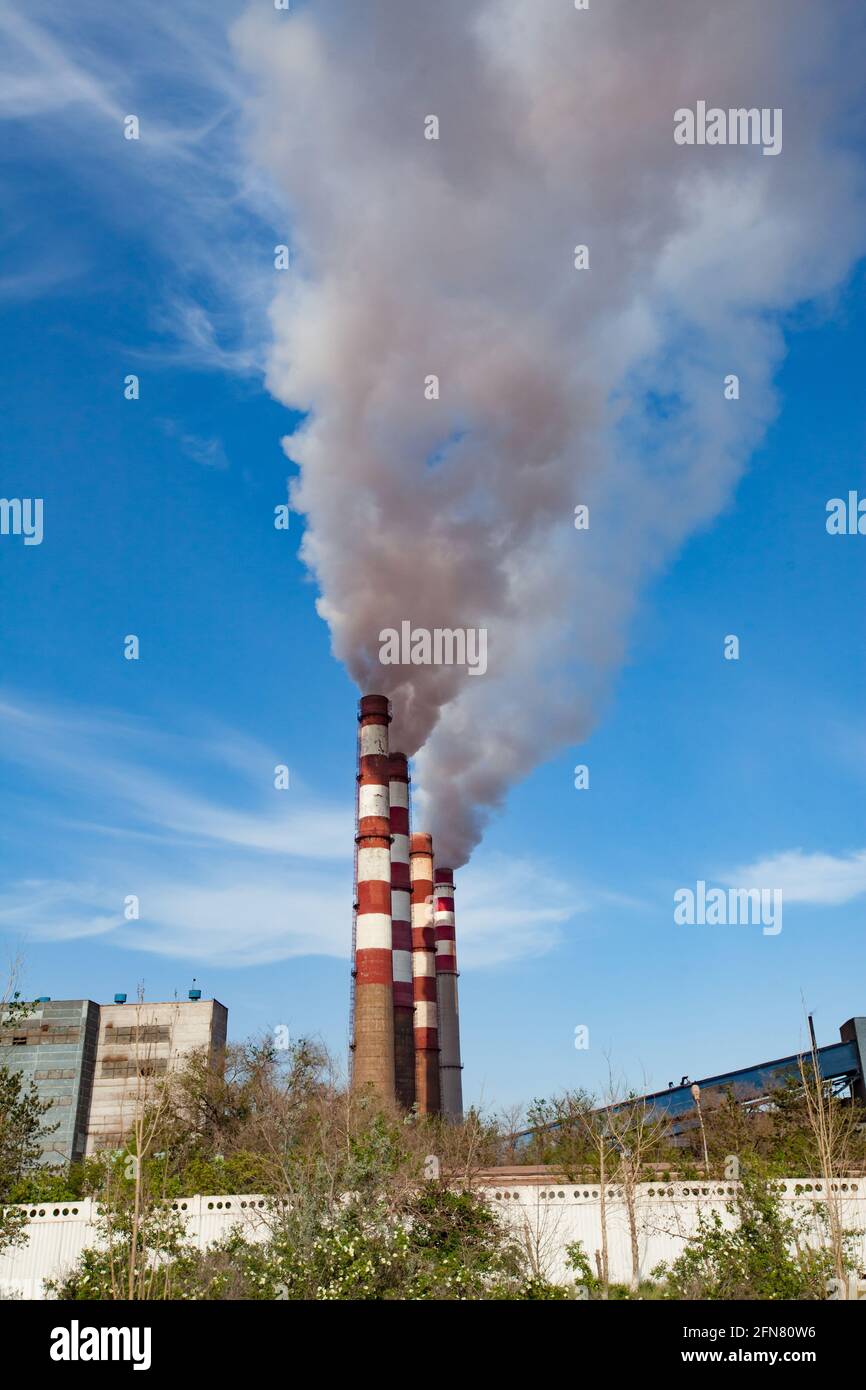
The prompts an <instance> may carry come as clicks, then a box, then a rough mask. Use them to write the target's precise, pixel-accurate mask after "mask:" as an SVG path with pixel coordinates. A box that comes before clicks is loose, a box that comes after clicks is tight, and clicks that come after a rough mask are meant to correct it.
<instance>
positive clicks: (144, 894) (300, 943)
mask: <svg viewBox="0 0 866 1390" xmlns="http://www.w3.org/2000/svg"><path fill="white" fill-rule="evenodd" d="M177 728H178V731H177V732H168V731H166V729H165V728H164V727H160V728H157V727H155V726H154V725H153V724H152V723H151V722H150V721H147V720H142V719H136V718H131V717H129V716H128V715H118V714H116V713H114V712H111V711H92V712H81V711H69V710H68V709H64V708H55V707H49V706H47V705H37V704H35V703H33V702H31V701H27V700H23V699H21V698H20V697H17V696H15V695H10V694H8V693H7V694H6V695H4V696H0V761H2V762H4V763H5V764H6V765H7V769H8V770H11V771H12V772H13V773H14V774H15V778H14V782H13V784H12V788H11V795H10V799H9V803H8V804H9V805H10V807H12V808H14V814H15V815H16V817H18V818H19V819H20V821H21V823H22V825H23V826H24V829H25V833H26V835H27V841H28V845H32V844H33V843H34V842H35V843H37V844H40V845H42V846H43V847H44V848H43V850H42V853H41V856H40V867H39V871H38V872H37V871H33V872H30V873H28V875H27V877H26V878H20V879H18V880H15V879H12V880H11V881H10V878H9V876H7V887H6V889H5V891H2V892H0V930H3V931H4V932H5V933H6V934H8V935H9V936H10V937H12V938H14V939H15V940H16V942H21V941H26V940H28V939H32V940H38V941H72V940H79V939H81V940H84V939H92V938H96V937H99V938H102V939H103V940H104V941H105V942H106V943H110V944H111V945H113V946H116V947H118V948H120V949H134V950H138V951H149V952H153V953H154V954H157V955H161V956H165V957H169V958H183V959H188V960H192V961H197V962H200V963H207V964H211V965H214V966H235V967H242V966H250V965H262V964H267V963H270V962H275V961H279V960H286V959H291V958H295V957H301V956H310V955H323V956H331V957H337V958H341V959H345V958H347V957H348V954H349V945H350V940H351V901H352V846H353V835H354V813H353V806H352V804H351V796H352V793H351V780H349V781H348V782H347V788H346V796H345V798H343V799H341V800H340V801H339V802H336V803H335V802H332V801H328V800H326V799H325V798H323V797H322V795H321V793H320V792H319V791H318V790H316V789H311V788H309V787H307V786H305V785H304V784H303V782H302V781H301V780H300V779H297V778H295V779H293V782H292V786H291V788H290V789H289V790H288V791H286V792H277V791H276V790H275V789H274V786H273V769H274V766H275V763H276V761H278V758H277V754H276V753H275V752H274V750H272V749H268V748H267V747H266V746H264V745H263V744H262V743H260V742H259V741H257V740H256V739H252V738H250V737H248V736H246V735H239V734H237V733H236V732H235V731H232V730H228V729H225V728H222V727H218V726H214V727H212V728H209V729H205V730H204V731H202V730H199V731H198V732H196V733H194V734H185V733H183V732H181V731H180V723H179V724H178V726H177ZM133 896H134V898H135V899H136V907H135V910H136V911H137V913H138V916H137V917H132V918H130V917H129V914H128V900H129V899H130V897H133ZM459 899H460V901H459V908H460V943H461V944H460V955H461V964H462V965H464V966H466V967H468V968H473V967H476V968H478V967H489V966H495V965H504V964H509V963H511V962H514V961H517V960H520V959H522V958H525V957H527V956H534V955H540V954H543V953H545V952H548V951H550V950H553V949H555V947H556V946H557V945H558V944H559V943H560V942H561V940H562V938H563V935H564V933H565V931H566V930H567V929H568V928H569V925H570V924H572V923H573V922H574V920H575V919H576V918H577V917H578V916H580V915H581V914H586V913H587V912H589V911H590V910H591V909H593V908H595V907H599V906H603V905H604V904H605V903H606V901H607V898H606V895H604V894H602V893H599V892H598V891H596V890H594V889H591V888H587V887H582V888H576V887H575V885H574V884H570V883H569V882H567V881H566V880H565V879H563V878H562V877H560V876H556V875H553V874H551V873H550V872H549V871H548V870H547V869H546V868H545V867H544V866H543V865H541V864H538V863H536V862H534V861H532V860H531V859H529V858H525V859H522V860H520V861H516V860H514V859H511V858H506V857H505V856H497V855H490V856H485V855H481V856H479V857H478V859H477V861H474V862H473V864H472V865H471V866H470V867H469V868H467V870H466V871H465V872H464V873H463V874H461V876H460V892H459Z"/></svg>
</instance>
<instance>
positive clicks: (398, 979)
mask: <svg viewBox="0 0 866 1390" xmlns="http://www.w3.org/2000/svg"><path fill="white" fill-rule="evenodd" d="M390 794H391V941H392V944H393V950H392V953H391V960H392V965H393V974H394V1071H395V1080H396V1088H397V1100H398V1101H399V1103H400V1104H401V1105H403V1106H405V1107H406V1109H407V1110H409V1109H411V1107H412V1106H413V1105H414V1104H415V1002H414V995H413V985H412V912H411V905H410V897H411V886H410V879H409V764H408V761H407V758H406V755H405V753H392V754H391V780H390Z"/></svg>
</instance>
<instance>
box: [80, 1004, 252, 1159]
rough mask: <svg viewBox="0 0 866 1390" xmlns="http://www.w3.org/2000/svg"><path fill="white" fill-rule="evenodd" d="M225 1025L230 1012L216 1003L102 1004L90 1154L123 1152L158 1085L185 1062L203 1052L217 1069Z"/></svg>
mask: <svg viewBox="0 0 866 1390" xmlns="http://www.w3.org/2000/svg"><path fill="white" fill-rule="evenodd" d="M227 1025H228V1010H227V1009H226V1007H225V1005H224V1004H220V1003H219V1002H218V1000H216V999H188V1000H186V999H185V1000H174V1001H172V1002H170V1003H164V1004H145V1003H140V1002H135V1003H132V1004H126V1003H124V1004H103V1005H102V1006H101V1008H100V1010H99V1041H98V1044H97V1049H96V1066H95V1068H94V1076H93V1089H92V1096H91V1101H90V1117H89V1121H88V1126H87V1148H86V1152H87V1153H88V1154H93V1153H98V1151H99V1150H100V1149H106V1148H108V1149H112V1148H117V1147H119V1145H121V1144H122V1143H123V1139H124V1136H125V1135H126V1134H127V1133H128V1132H129V1128H130V1125H131V1124H132V1120H133V1118H134V1116H135V1114H136V1110H137V1108H138V1106H139V1105H140V1104H141V1102H142V1101H143V1100H145V1099H146V1098H147V1096H148V1094H150V1093H151V1092H152V1090H153V1086H154V1083H155V1082H157V1081H158V1080H159V1079H160V1078H161V1077H164V1076H166V1075H167V1074H168V1073H169V1072H170V1071H173V1070H175V1069H176V1068H177V1067H178V1065H179V1064H180V1063H181V1062H182V1061H183V1059H184V1057H187V1056H189V1055H190V1054H191V1053H193V1052H203V1053H205V1054H206V1055H207V1058H208V1061H209V1063H210V1065H211V1066H213V1065H215V1064H216V1062H217V1061H218V1059H219V1057H220V1055H221V1054H222V1052H223V1049H224V1048H225V1042H226V1029H227Z"/></svg>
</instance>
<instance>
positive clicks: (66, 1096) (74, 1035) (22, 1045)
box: [0, 999, 99, 1164]
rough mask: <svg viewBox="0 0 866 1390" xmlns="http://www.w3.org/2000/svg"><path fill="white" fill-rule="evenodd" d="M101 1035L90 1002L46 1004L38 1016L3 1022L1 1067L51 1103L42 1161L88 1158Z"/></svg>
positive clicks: (95, 1008) (38, 1009)
mask: <svg viewBox="0 0 866 1390" xmlns="http://www.w3.org/2000/svg"><path fill="white" fill-rule="evenodd" d="M98 1036H99V1005H98V1004H94V1002H93V1000H92V999H56V1000H54V999H42V1000H39V1002H38V1003H37V1005H36V1008H35V1010H34V1012H33V1013H32V1014H31V1015H30V1016H29V1017H28V1018H25V1019H20V1020H19V1021H18V1022H16V1023H14V1024H11V1023H9V1022H8V1021H5V1020H3V1019H0V1062H3V1063H4V1064H5V1065H6V1066H8V1067H9V1068H10V1069H13V1068H14V1070H16V1071H19V1072H21V1074H22V1075H23V1077H24V1079H25V1084H26V1083H27V1082H30V1081H32V1082H33V1083H34V1085H35V1086H36V1090H37V1092H38V1093H39V1096H40V1099H42V1100H48V1101H50V1102H51V1109H50V1111H49V1112H48V1113H47V1114H46V1116H45V1123H46V1124H49V1125H55V1126H56V1128H55V1131H54V1133H53V1134H51V1135H48V1136H47V1137H46V1139H45V1145H44V1148H43V1152H42V1162H43V1163H46V1164H63V1163H73V1162H77V1161H78V1160H79V1159H81V1158H83V1157H84V1153H85V1148H86V1144H87V1127H88V1120H89V1115H90V1098H91V1094H92V1089H93V1076H94V1069H95V1065H96V1045H97V1038H98Z"/></svg>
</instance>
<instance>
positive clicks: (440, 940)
mask: <svg viewBox="0 0 866 1390" xmlns="http://www.w3.org/2000/svg"><path fill="white" fill-rule="evenodd" d="M433 899H434V926H435V932H436V993H437V997H438V1003H439V1085H440V1091H441V1096H442V1113H443V1115H447V1116H448V1119H449V1120H462V1119H463V1079H462V1076H461V1072H462V1070H463V1065H462V1063H461V1061H460V1014H459V1010H458V1005H457V940H456V936H455V931H454V871H453V870H452V869H442V868H439V867H438V866H437V869H436V875H435V884H434V888H433Z"/></svg>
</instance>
